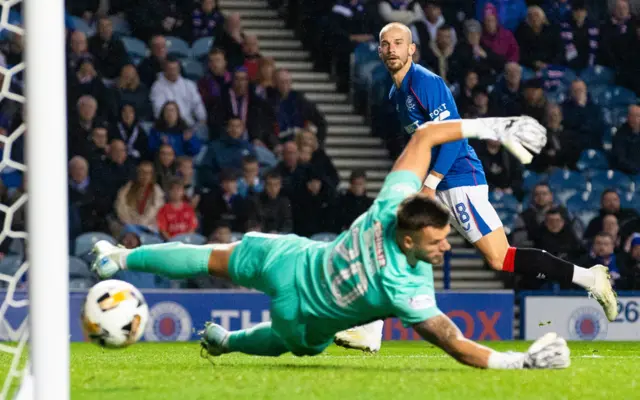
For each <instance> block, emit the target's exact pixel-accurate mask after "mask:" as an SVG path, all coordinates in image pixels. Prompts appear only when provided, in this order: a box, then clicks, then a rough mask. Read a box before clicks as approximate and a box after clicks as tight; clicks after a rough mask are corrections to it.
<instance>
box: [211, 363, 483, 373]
mask: <svg viewBox="0 0 640 400" xmlns="http://www.w3.org/2000/svg"><path fill="white" fill-rule="evenodd" d="M210 365H211V366H212V368H213V369H214V370H215V369H227V370H228V369H241V370H243V371H246V370H249V369H254V370H292V371H304V370H308V371H314V370H316V371H365V372H371V371H374V372H380V371H384V372H409V371H410V372H432V373H433V372H464V371H466V370H467V369H466V368H446V367H445V368H442V367H428V366H420V367H411V366H409V367H407V366H406V365H405V366H397V367H396V366H393V367H389V366H384V365H342V364H297V363H293V362H291V363H284V364H283V363H278V364H257V363H238V362H234V363H230V364H227V363H224V362H220V361H213V362H211V364H210ZM469 370H472V369H471V368H469Z"/></svg>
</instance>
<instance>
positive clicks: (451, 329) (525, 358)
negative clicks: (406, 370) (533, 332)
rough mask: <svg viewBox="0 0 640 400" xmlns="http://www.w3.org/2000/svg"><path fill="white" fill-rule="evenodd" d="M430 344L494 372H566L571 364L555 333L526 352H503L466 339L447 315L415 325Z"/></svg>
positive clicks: (465, 363) (560, 339)
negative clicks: (515, 370)
mask: <svg viewBox="0 0 640 400" xmlns="http://www.w3.org/2000/svg"><path fill="white" fill-rule="evenodd" d="M413 329H414V330H415V331H416V332H418V334H419V335H420V336H421V337H422V338H423V339H425V340H427V341H428V342H430V343H432V344H434V345H436V346H438V347H440V348H441V349H442V350H444V351H445V352H446V353H447V354H449V355H450V356H451V357H453V358H455V359H456V361H458V362H460V363H461V364H464V365H468V366H471V367H476V368H490V369H542V368H544V369H562V368H567V367H569V365H570V364H571V360H570V357H569V355H570V352H569V347H568V346H567V342H566V341H565V340H564V339H562V338H560V337H558V336H557V335H556V334H554V333H550V334H547V335H545V336H543V337H542V338H540V339H538V340H537V341H536V342H535V343H534V344H533V345H531V347H529V349H528V351H527V352H526V353H516V352H508V353H502V352H497V351H494V350H491V349H490V348H488V347H485V346H482V345H480V344H478V343H476V342H474V341H472V340H469V339H466V338H465V337H464V336H463V335H462V332H460V329H458V327H457V326H456V325H455V324H454V323H453V321H451V319H449V317H447V316H446V315H438V316H436V317H433V318H429V319H428V320H426V321H422V322H420V323H418V324H415V325H413Z"/></svg>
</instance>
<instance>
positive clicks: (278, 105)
mask: <svg viewBox="0 0 640 400" xmlns="http://www.w3.org/2000/svg"><path fill="white" fill-rule="evenodd" d="M291 84H292V80H291V74H290V73H289V71H287V70H286V69H282V68H280V69H278V70H277V71H276V90H274V91H270V95H269V102H270V104H271V106H272V107H273V109H274V110H275V113H276V118H277V122H278V126H279V128H280V133H279V135H280V141H281V142H286V141H288V140H293V139H294V138H295V136H294V134H295V133H296V132H297V131H298V130H299V129H301V128H306V129H311V130H315V133H316V136H317V137H318V141H319V143H320V145H321V146H322V144H323V143H324V140H325V138H326V137H327V121H326V120H325V118H324V115H323V114H322V113H321V112H320V111H319V110H318V108H317V107H316V105H315V104H314V103H313V102H311V101H310V100H308V99H307V98H306V97H305V95H304V94H303V93H301V92H298V91H296V90H292V89H291Z"/></svg>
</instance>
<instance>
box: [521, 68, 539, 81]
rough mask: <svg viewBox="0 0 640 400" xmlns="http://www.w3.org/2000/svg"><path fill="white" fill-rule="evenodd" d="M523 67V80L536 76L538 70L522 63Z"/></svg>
mask: <svg viewBox="0 0 640 400" xmlns="http://www.w3.org/2000/svg"><path fill="white" fill-rule="evenodd" d="M521 67H522V81H528V80H529V79H533V78H535V77H536V71H534V70H532V69H531V68H527V67H525V66H522V65H521Z"/></svg>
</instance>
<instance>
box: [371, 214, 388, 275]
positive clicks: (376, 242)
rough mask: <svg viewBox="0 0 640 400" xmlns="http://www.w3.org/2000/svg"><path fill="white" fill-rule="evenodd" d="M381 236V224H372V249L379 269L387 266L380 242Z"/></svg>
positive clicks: (381, 241)
mask: <svg viewBox="0 0 640 400" xmlns="http://www.w3.org/2000/svg"><path fill="white" fill-rule="evenodd" d="M383 234H384V232H383V230H382V224H381V223H380V222H379V221H376V222H375V223H374V224H373V247H374V249H375V252H376V260H377V261H378V265H379V266H380V267H384V266H386V265H387V257H386V256H385V254H384V241H383V240H382V239H383V238H382V235H383Z"/></svg>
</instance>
